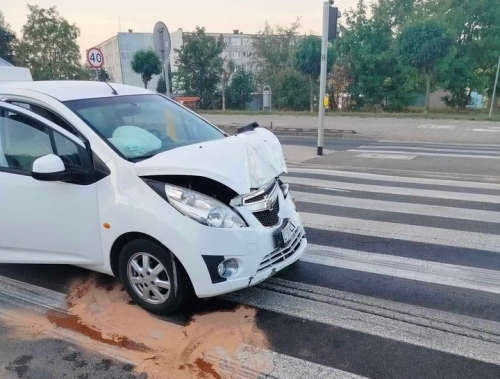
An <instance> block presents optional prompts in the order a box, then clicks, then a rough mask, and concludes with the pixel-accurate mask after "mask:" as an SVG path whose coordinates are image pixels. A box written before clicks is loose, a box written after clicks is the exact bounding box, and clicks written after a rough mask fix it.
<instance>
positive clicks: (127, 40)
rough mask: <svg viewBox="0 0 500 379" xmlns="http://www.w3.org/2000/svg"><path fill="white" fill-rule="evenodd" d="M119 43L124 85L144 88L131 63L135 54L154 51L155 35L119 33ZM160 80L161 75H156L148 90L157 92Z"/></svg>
mask: <svg viewBox="0 0 500 379" xmlns="http://www.w3.org/2000/svg"><path fill="white" fill-rule="evenodd" d="M118 43H119V48H120V55H119V57H120V61H121V69H122V80H123V84H127V85H130V86H136V87H142V88H144V83H143V82H142V79H141V76H140V75H139V74H136V73H135V72H134V71H133V70H132V67H131V65H130V63H131V62H132V58H133V56H134V53H135V52H137V51H139V50H143V49H154V44H153V33H118ZM159 79H160V76H159V75H154V76H153V79H151V81H150V82H149V83H148V89H149V90H152V91H156V85H157V84H158V80H159Z"/></svg>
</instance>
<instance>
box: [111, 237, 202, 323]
mask: <svg viewBox="0 0 500 379" xmlns="http://www.w3.org/2000/svg"><path fill="white" fill-rule="evenodd" d="M118 270H119V275H120V280H121V281H122V283H123V286H124V287H125V290H126V291H127V293H128V294H129V296H130V297H131V298H132V299H133V300H134V301H135V302H136V303H137V304H138V305H139V306H141V307H142V308H144V309H146V310H147V311H149V312H152V313H157V314H170V313H174V312H176V311H177V310H179V309H180V308H181V307H182V306H184V305H185V304H186V302H187V301H188V300H189V299H190V298H191V296H192V294H193V289H192V286H191V282H190V281H189V278H188V276H187V273H186V271H185V270H184V268H183V267H182V265H181V264H180V263H179V261H178V260H177V259H176V258H175V257H174V255H173V254H172V253H170V252H169V251H168V250H167V249H165V248H164V247H162V246H160V245H158V244H156V243H154V242H152V241H149V240H147V239H138V240H134V241H132V242H129V243H128V244H127V245H125V247H124V248H123V249H122V251H121V253H120V256H119V258H118Z"/></svg>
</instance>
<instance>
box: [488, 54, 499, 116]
mask: <svg viewBox="0 0 500 379" xmlns="http://www.w3.org/2000/svg"><path fill="white" fill-rule="evenodd" d="M499 72H500V55H499V56H498V64H497V75H496V77H495V84H494V85H493V94H492V95H491V106H490V116H489V118H491V115H492V113H493V106H494V104H495V95H496V93H497V84H498V73H499Z"/></svg>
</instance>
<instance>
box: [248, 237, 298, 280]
mask: <svg viewBox="0 0 500 379" xmlns="http://www.w3.org/2000/svg"><path fill="white" fill-rule="evenodd" d="M303 238H304V229H303V228H297V229H296V230H295V235H294V237H293V238H292V239H291V240H290V242H289V243H288V245H287V246H285V247H284V248H283V249H280V250H276V251H273V252H272V253H271V254H268V255H266V256H265V257H264V259H263V260H262V262H261V263H260V266H259V269H258V270H257V272H260V271H262V270H265V269H267V268H271V267H273V266H275V265H277V264H278V263H281V262H284V261H286V260H287V259H288V258H290V257H291V256H292V255H293V254H295V253H296V252H297V250H298V248H299V247H300V241H302V239H303Z"/></svg>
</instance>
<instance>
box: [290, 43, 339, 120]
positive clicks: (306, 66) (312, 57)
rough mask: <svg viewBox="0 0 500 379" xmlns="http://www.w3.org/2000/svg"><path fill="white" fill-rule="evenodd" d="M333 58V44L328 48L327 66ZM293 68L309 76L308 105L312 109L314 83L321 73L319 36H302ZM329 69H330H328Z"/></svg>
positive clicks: (331, 64) (331, 62)
mask: <svg viewBox="0 0 500 379" xmlns="http://www.w3.org/2000/svg"><path fill="white" fill-rule="evenodd" d="M334 60H335V52H334V50H333V46H331V45H330V46H329V48H328V57H327V67H328V68H330V69H331V68H332V67H333V62H334ZM293 63H294V68H295V69H296V70H297V71H299V72H301V73H302V74H304V75H306V76H307V77H309V81H310V85H309V107H310V110H311V112H313V111H314V90H315V83H316V82H317V81H318V79H319V76H320V73H321V38H319V37H316V36H307V37H305V38H302V39H301V40H300V41H299V43H298V46H297V50H296V52H295V56H294V62H293ZM328 71H330V70H328Z"/></svg>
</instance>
